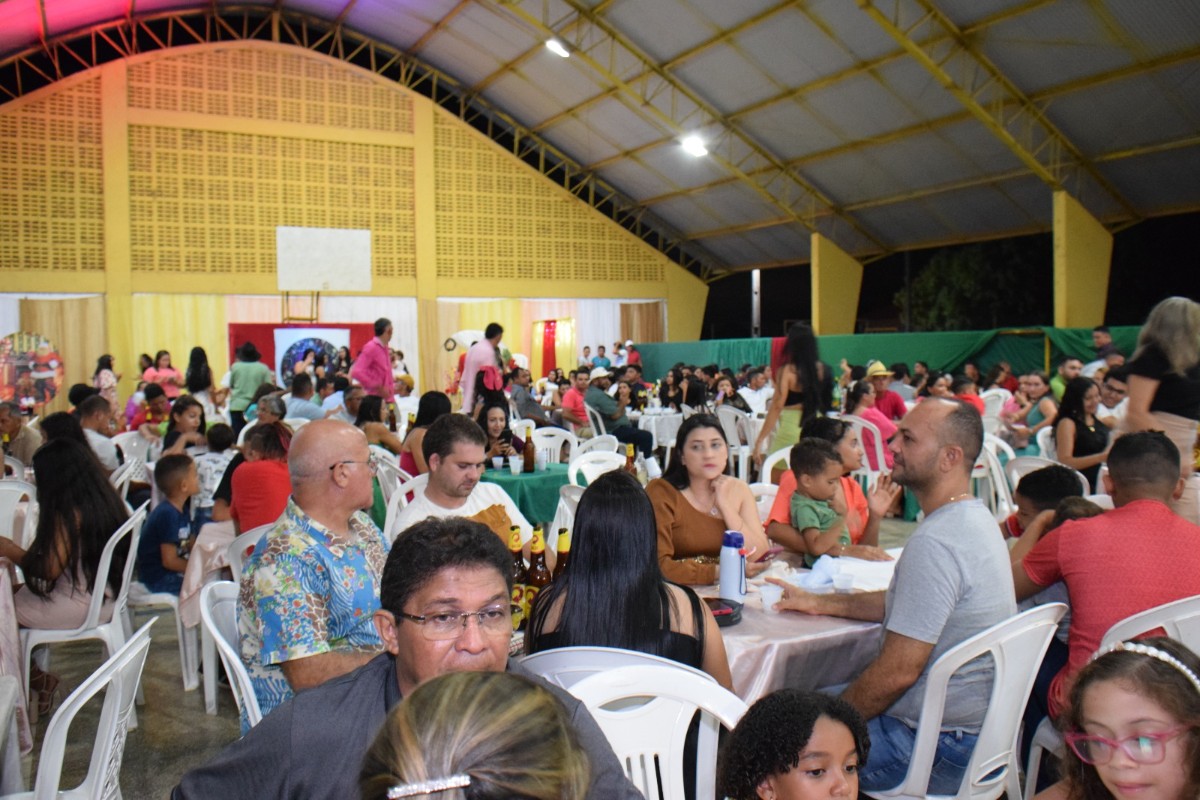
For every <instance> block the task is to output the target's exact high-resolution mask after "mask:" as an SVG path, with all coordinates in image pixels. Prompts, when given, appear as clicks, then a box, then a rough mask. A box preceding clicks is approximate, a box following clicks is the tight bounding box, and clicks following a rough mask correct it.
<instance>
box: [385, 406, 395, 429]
mask: <svg viewBox="0 0 1200 800" xmlns="http://www.w3.org/2000/svg"><path fill="white" fill-rule="evenodd" d="M387 422H388V430H389V431H391V432H392V433H395V432H396V404H395V403H388V419H387Z"/></svg>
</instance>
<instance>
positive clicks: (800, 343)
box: [783, 322, 821, 426]
mask: <svg viewBox="0 0 1200 800" xmlns="http://www.w3.org/2000/svg"><path fill="white" fill-rule="evenodd" d="M783 354H784V356H786V357H787V360H788V363H789V364H791V365H792V367H793V368H795V370H796V380H797V381H798V382H799V384H800V386H799V389H800V394H801V395H802V396H803V397H804V400H803V404H804V408H803V411H802V419H801V425H802V426H803V424H804V423H805V422H807V421H808V420H809V419H811V418H813V417H816V416H817V415H818V414H819V413H820V411H821V395H820V389H819V384H820V377H819V376H818V375H817V361H818V360H819V356H818V355H817V337H815V336H813V331H812V328H810V327H809V326H808V325H805V324H804V323H803V322H797V323H796V324H794V325H792V327H790V328H788V332H787V342H786V343H785V344H784V348H783Z"/></svg>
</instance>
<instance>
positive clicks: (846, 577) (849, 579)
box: [833, 572, 854, 593]
mask: <svg viewBox="0 0 1200 800" xmlns="http://www.w3.org/2000/svg"><path fill="white" fill-rule="evenodd" d="M833 590H834V591H835V592H843V593H845V592H852V591H854V576H853V575H850V574H848V573H845V572H839V573H838V574H837V575H834V576H833Z"/></svg>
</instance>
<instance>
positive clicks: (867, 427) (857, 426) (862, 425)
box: [841, 414, 887, 486]
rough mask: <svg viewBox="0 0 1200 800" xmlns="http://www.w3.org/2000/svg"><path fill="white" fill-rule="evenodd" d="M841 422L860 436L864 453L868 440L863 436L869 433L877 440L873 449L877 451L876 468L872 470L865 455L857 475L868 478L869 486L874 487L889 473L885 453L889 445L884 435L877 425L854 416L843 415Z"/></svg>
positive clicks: (859, 439) (869, 461)
mask: <svg viewBox="0 0 1200 800" xmlns="http://www.w3.org/2000/svg"><path fill="white" fill-rule="evenodd" d="M841 420H842V422H844V423H846V424H847V425H849V426H850V427H851V428H854V432H855V433H857V434H858V441H859V442H860V443H862V445H863V450H864V453H865V451H866V446H867V445H866V441H867V440H866V437H864V436H863V433H864V432H867V431H869V432H870V434H871V437H872V438H873V439H874V440H875V444H874V448H873V449H874V450H875V464H876V468H875V469H871V460H870V459H869V458H866V457H865V455H864V457H863V465H862V469H859V470H856V474H858V475H865V476H866V478H867V485H868V486H873V485H874V484H875V482H876V481H877V480H879V476H880V475H882V474H883V473H885V472H887V454H886V453H885V452H884V450H885V448H886V447H887V443H886V442H885V441H884V440H883V434H882V433H881V432H880V430H879V427H878V426H877V425H875V423H873V422H871V421H869V420H865V419H863V418H862V417H856V416H854V415H853V414H843V415H842V416H841Z"/></svg>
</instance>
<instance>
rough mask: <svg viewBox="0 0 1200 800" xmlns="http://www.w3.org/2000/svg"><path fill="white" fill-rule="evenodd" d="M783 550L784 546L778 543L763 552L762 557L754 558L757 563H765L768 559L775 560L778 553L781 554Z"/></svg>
mask: <svg viewBox="0 0 1200 800" xmlns="http://www.w3.org/2000/svg"><path fill="white" fill-rule="evenodd" d="M782 552H783V548H782V547H780V546H779V545H776V546H774V547H771V548H768V549H767V552H765V553H763V554H762V556H761V557H760V558H756V559H754V563H756V564H764V563H766V562H768V561H774V560H775V557H776V556H777V555H779V554H780V553H782Z"/></svg>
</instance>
